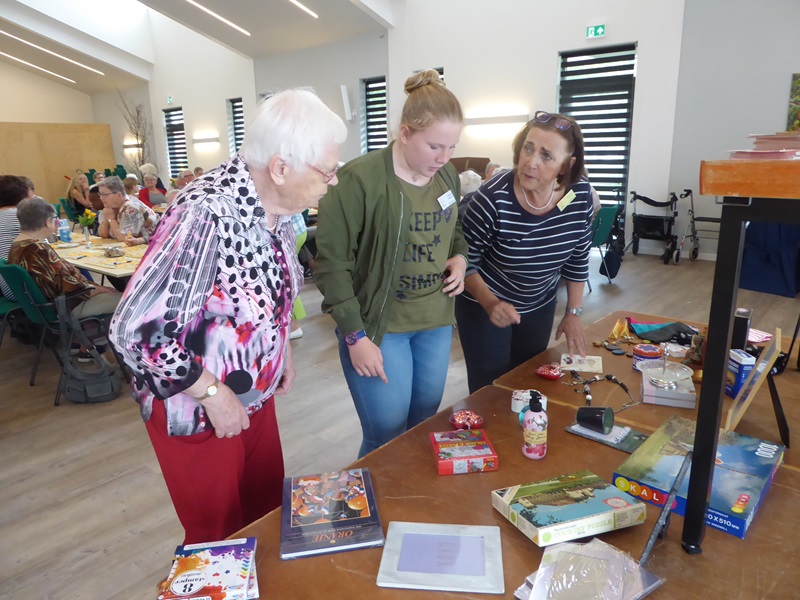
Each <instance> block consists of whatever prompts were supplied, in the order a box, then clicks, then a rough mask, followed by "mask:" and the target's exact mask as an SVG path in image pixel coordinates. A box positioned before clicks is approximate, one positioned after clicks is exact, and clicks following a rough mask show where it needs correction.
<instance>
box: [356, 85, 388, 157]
mask: <svg viewBox="0 0 800 600" xmlns="http://www.w3.org/2000/svg"><path fill="white" fill-rule="evenodd" d="M361 82H362V88H363V90H364V129H363V131H364V135H363V136H362V144H361V151H362V152H371V151H372V150H378V149H379V148H385V147H386V146H387V145H388V144H389V121H388V115H387V110H386V106H387V105H386V77H370V78H368V79H362V80H361Z"/></svg>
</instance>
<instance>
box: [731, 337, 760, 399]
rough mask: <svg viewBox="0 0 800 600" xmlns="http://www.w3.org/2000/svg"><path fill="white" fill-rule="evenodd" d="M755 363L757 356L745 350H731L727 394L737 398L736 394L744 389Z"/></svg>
mask: <svg viewBox="0 0 800 600" xmlns="http://www.w3.org/2000/svg"><path fill="white" fill-rule="evenodd" d="M755 364H756V359H755V357H753V356H750V355H749V354H748V353H747V352H745V351H744V350H738V349H736V348H734V349H733V350H731V351H730V356H729V358H728V373H727V375H726V376H725V394H726V395H727V396H730V397H731V398H736V394H738V393H739V390H740V389H742V386H743V385H744V382H745V381H746V380H747V377H748V376H749V375H750V371H752V370H753V367H754V366H755Z"/></svg>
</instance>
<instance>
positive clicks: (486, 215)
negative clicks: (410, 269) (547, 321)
mask: <svg viewBox="0 0 800 600" xmlns="http://www.w3.org/2000/svg"><path fill="white" fill-rule="evenodd" d="M569 189H570V190H572V191H573V192H574V193H575V199H574V200H572V202H570V203H569V204H568V205H567V206H566V207H564V210H563V211H562V210H560V209H559V208H558V207H556V208H553V209H552V210H551V211H550V212H548V213H547V214H544V215H532V214H531V213H529V212H527V211H526V210H524V209H523V208H522V207H521V206H520V203H519V201H518V200H517V197H516V195H515V194H514V171H508V172H506V173H503V174H502V175H500V176H499V177H494V178H492V179H491V180H489V181H488V182H486V183H485V184H483V186H481V188H480V189H479V190H478V192H477V193H476V194H475V197H474V198H473V200H472V201H471V202H470V204H469V207H468V208H467V212H466V214H465V215H464V221H463V229H464V237H465V238H466V239H467V242H468V243H469V263H470V266H469V269H467V275H470V274H471V273H475V272H477V273H479V274H480V275H481V277H483V280H484V281H485V282H486V285H487V286H488V287H489V289H490V290H491V291H492V293H493V294H494V295H495V296H497V297H498V298H499V299H501V300H504V301H506V302H508V303H510V304H511V305H513V306H514V308H516V309H517V311H518V312H520V313H526V312H531V311H533V310H535V309H537V308H539V307H541V306H544V305H545V304H547V303H549V302H550V301H552V300H553V299H554V298H555V296H556V286H557V285H558V280H559V278H560V277H564V278H565V279H567V280H570V281H586V280H587V279H588V278H589V250H590V248H591V233H590V224H591V218H592V214H593V206H592V194H591V186H590V185H589V182H588V181H586V180H582V181H579V182H578V183H576V184H575V185H573V186H571V187H570V188H569ZM568 191H569V190H568ZM463 295H464V297H465V298H468V299H470V300H473V301H474V299H473V298H472V297H471V296H470V295H469V294H468V293H466V292H465V293H464V294H463Z"/></svg>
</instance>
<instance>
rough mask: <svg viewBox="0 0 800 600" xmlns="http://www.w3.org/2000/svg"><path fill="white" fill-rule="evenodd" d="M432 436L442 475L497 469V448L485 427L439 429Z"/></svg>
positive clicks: (434, 451)
mask: <svg viewBox="0 0 800 600" xmlns="http://www.w3.org/2000/svg"><path fill="white" fill-rule="evenodd" d="M430 437H431V444H432V445H433V453H434V454H435V455H436V461H437V463H438V468H439V475H459V474H461V473H481V472H483V471H496V470H497V467H498V461H497V452H495V451H494V448H493V447H492V443H491V442H490V441H489V438H488V437H487V436H486V432H485V431H484V430H483V429H457V430H451V431H440V432H436V433H431V434H430Z"/></svg>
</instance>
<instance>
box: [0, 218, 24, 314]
mask: <svg viewBox="0 0 800 600" xmlns="http://www.w3.org/2000/svg"><path fill="white" fill-rule="evenodd" d="M18 235H19V220H18V219H17V207H16V206H15V207H13V208H5V209H3V210H0V258H2V259H3V260H8V250H9V248H11V242H13V241H14V238H15V237H17V236H18ZM0 292H2V295H3V296H5V297H6V298H8V299H9V300H16V298H14V293H13V292H12V291H11V288H9V287H8V284H6V282H5V280H4V279H3V278H2V277H0Z"/></svg>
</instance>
